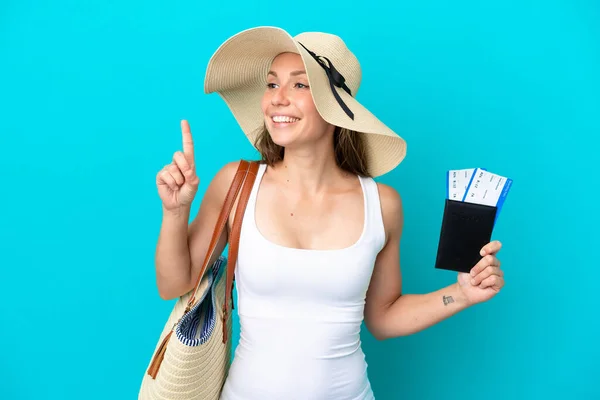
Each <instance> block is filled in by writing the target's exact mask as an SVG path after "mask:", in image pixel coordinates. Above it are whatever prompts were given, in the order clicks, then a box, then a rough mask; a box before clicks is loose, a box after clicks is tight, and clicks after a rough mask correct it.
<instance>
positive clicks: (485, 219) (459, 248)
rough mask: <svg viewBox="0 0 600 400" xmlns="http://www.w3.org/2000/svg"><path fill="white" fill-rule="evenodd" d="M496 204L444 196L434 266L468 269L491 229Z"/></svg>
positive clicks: (476, 257) (473, 264) (455, 269)
mask: <svg viewBox="0 0 600 400" xmlns="http://www.w3.org/2000/svg"><path fill="white" fill-rule="evenodd" d="M496 211H497V208H496V207H493V206H486V205H482V204H474V203H465V202H462V201H456V200H450V199H446V204H445V206H444V215H443V218H442V227H441V231H440V239H439V243H438V251H437V257H436V262H435V268H438V269H446V270H451V271H458V272H470V271H471V268H473V267H474V266H475V264H477V262H478V261H479V260H481V254H479V252H480V251H481V248H482V247H483V246H485V245H486V244H488V243H489V242H490V240H491V237H492V231H493V230H494V221H495V219H496Z"/></svg>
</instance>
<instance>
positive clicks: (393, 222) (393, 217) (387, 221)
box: [377, 182, 404, 239]
mask: <svg viewBox="0 0 600 400" xmlns="http://www.w3.org/2000/svg"><path fill="white" fill-rule="evenodd" d="M377 188H378V190H379V199H380V202H381V213H382V215H383V224H384V226H385V231H386V239H387V238H389V237H390V236H391V235H393V236H396V235H398V236H399V235H400V233H401V232H402V226H403V224H404V214H403V208H402V197H401V196H400V193H398V191H397V190H396V189H394V188H393V187H391V186H389V185H386V184H383V183H380V182H377Z"/></svg>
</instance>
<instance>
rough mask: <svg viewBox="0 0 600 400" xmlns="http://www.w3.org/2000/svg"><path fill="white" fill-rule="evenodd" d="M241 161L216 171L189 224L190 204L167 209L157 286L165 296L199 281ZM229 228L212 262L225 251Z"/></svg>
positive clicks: (182, 291) (158, 252) (159, 246)
mask: <svg viewBox="0 0 600 400" xmlns="http://www.w3.org/2000/svg"><path fill="white" fill-rule="evenodd" d="M238 164H239V162H237V161H236V162H232V163H228V164H227V165H225V166H224V167H223V168H222V169H221V170H220V171H219V172H218V173H217V174H216V175H215V177H214V178H213V180H212V181H211V183H210V185H209V186H208V188H207V190H206V193H205V195H204V198H203V199H202V203H201V204H200V208H199V210H198V214H197V215H196V217H195V218H194V220H193V221H192V222H191V223H190V224H189V226H188V221H189V217H190V207H189V206H187V207H185V208H182V209H179V210H174V211H170V210H166V209H163V220H162V224H161V229H160V233H159V238H158V243H157V246H156V255H155V264H156V280H157V286H158V291H159V294H160V296H161V297H162V298H163V299H172V298H176V297H179V296H182V295H183V294H185V293H187V292H189V291H190V290H191V289H192V288H193V286H194V284H195V283H196V279H197V278H198V274H199V273H200V269H201V268H202V264H203V263H204V257H205V256H206V253H207V251H208V246H209V245H210V241H211V239H212V235H213V232H214V229H215V224H216V223H217V219H218V217H219V213H220V212H221V207H222V205H223V202H224V200H225V196H226V195H227V191H228V189H229V186H230V184H231V181H232V180H233V177H234V175H235V171H236V170H237V167H238ZM233 213H234V211H232V214H233ZM227 228H228V227H227V226H226V227H225V229H224V230H223V233H222V234H221V236H220V238H219V240H218V242H217V246H216V249H215V251H214V253H213V255H212V256H211V259H210V262H209V265H210V264H212V263H213V262H214V261H215V260H216V259H217V258H218V257H219V255H221V253H222V252H223V249H224V248H225V245H226V244H227V238H228V229H227Z"/></svg>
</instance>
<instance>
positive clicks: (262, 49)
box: [204, 27, 406, 176]
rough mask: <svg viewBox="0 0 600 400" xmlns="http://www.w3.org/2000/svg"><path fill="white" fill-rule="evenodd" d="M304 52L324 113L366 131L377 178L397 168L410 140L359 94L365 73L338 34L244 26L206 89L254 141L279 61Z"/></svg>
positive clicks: (211, 69)
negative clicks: (274, 66)
mask: <svg viewBox="0 0 600 400" xmlns="http://www.w3.org/2000/svg"><path fill="white" fill-rule="evenodd" d="M284 52H291V53H297V54H300V56H301V57H302V60H303V62H304V66H305V68H306V74H307V79H308V83H309V86H310V91H311V94H312V97H313V101H314V103H315V106H316V109H317V111H318V112H319V114H320V115H321V117H322V118H323V119H324V120H325V121H327V122H328V123H330V124H332V125H336V126H339V127H342V128H347V129H350V130H353V131H357V132H360V133H362V134H364V138H365V145H366V151H367V165H368V170H369V173H370V174H371V175H373V176H380V175H383V174H385V173H387V172H389V171H390V170H392V169H394V168H395V167H396V166H397V165H398V164H400V162H401V161H402V160H403V159H404V157H405V155H406V142H405V141H404V139H403V138H402V137H400V136H399V135H398V134H396V133H395V132H394V131H392V130H391V129H390V128H388V127H387V126H386V125H385V124H384V123H383V122H381V121H380V120H379V119H378V118H377V117H375V116H374V115H373V114H372V113H371V112H370V111H369V110H367V108H366V107H364V106H363V105H361V104H360V103H359V102H358V101H357V100H356V98H355V96H356V93H357V92H358V88H359V86H360V82H361V78H362V71H361V68H360V64H359V62H358V60H357V58H356V57H355V56H354V54H353V53H352V52H351V51H350V50H349V49H348V47H346V44H345V43H344V41H343V40H342V39H341V38H340V37H338V36H336V35H333V34H329V33H321V32H305V33H301V34H299V35H297V36H295V37H292V36H291V35H290V34H289V33H287V32H286V31H284V30H283V29H280V28H276V27H258V28H252V29H247V30H244V31H242V32H240V33H238V34H236V35H234V36H232V37H230V38H229V39H227V40H226V41H225V42H224V43H223V44H222V45H221V46H220V47H219V48H218V49H217V51H216V52H215V53H214V54H213V56H212V57H211V59H210V61H209V63H208V67H207V70H206V77H205V82H204V91H205V93H213V92H217V93H219V95H220V96H221V97H222V98H223V99H224V100H225V102H226V103H227V105H228V106H229V108H230V109H231V112H232V113H233V115H234V117H235V119H236V121H237V122H238V123H239V124H240V127H241V128H242V130H243V131H244V133H245V134H246V137H247V138H248V140H250V142H251V143H252V144H253V145H254V141H255V139H256V137H257V135H258V134H259V133H260V132H261V131H262V129H263V127H264V115H263V112H262V109H261V99H262V96H263V94H264V92H265V87H266V78H267V73H268V72H269V68H270V66H271V63H272V61H273V59H274V58H275V57H276V56H277V55H279V54H281V53H284Z"/></svg>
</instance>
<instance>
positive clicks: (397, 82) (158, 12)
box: [0, 0, 600, 400]
mask: <svg viewBox="0 0 600 400" xmlns="http://www.w3.org/2000/svg"><path fill="white" fill-rule="evenodd" d="M359 4H360V5H359ZM598 21H600V5H599V3H598V2H597V1H594V0H589V1H583V0H582V1H575V0H554V1H547V0H546V1H515V0H511V1H507V0H502V1H500V0H498V1H485V2H483V1H482V2H479V1H461V2H449V1H441V0H437V1H436V0H425V1H420V2H407V1H403V2H387V3H381V2H359V3H356V5H351V4H350V3H349V2H342V1H329V2H323V1H314V0H306V1H304V2H293V3H285V2H279V3H277V2H275V3H274V2H266V1H265V2H248V1H240V0H234V1H230V2H226V3H223V2H216V3H215V2H211V3H208V4H207V5H202V4H201V2H192V1H170V2H167V1H163V2H158V1H125V2H106V1H83V0H82V1H73V0H63V1H59V2H48V1H26V0H20V1H16V0H12V1H10V0H9V1H4V2H2V4H1V5H0V61H1V62H0V102H1V103H0V171H1V176H2V182H1V184H0V202H1V203H0V206H1V215H2V218H1V219H0V267H1V278H0V279H1V281H0V282H1V290H0V321H1V328H0V343H2V355H1V357H0V398H2V399H7V400H12V399H65V400H67V399H82V398H85V399H88V400H92V399H108V398H110V399H133V398H136V396H137V391H138V388H139V383H140V380H141V377H142V375H143V373H144V369H145V367H146V366H147V363H148V360H149V357H150V353H151V351H152V349H153V348H154V345H155V343H156V340H157V338H158V334H159V332H160V330H161V329H162V326H163V323H164V321H165V320H166V317H167V315H168V313H169V311H170V309H171V307H172V302H165V301H162V300H161V299H160V298H159V296H158V293H157V291H156V287H155V281H154V265H153V256H154V246H155V243H156V239H157V234H158V229H159V225H160V219H161V212H160V211H161V209H160V201H159V198H158V196H157V192H156V188H155V174H156V172H157V171H158V170H159V169H160V168H161V167H162V166H163V164H165V163H168V162H170V159H171V155H172V153H173V152H174V151H176V150H178V149H179V148H180V146H181V136H180V130H179V121H180V119H184V118H185V119H188V120H189V121H190V123H191V127H192V131H193V134H194V139H195V143H196V149H197V150H196V154H197V157H198V158H199V159H200V160H199V161H198V173H199V175H200V177H201V187H200V194H199V196H198V197H197V201H196V202H195V203H194V212H195V211H196V210H197V207H198V204H199V199H200V198H201V194H202V193H203V192H204V190H205V189H206V186H207V185H208V183H209V181H210V179H211V178H212V177H213V175H214V174H215V172H216V171H217V170H218V169H219V168H220V167H221V166H222V165H223V164H224V163H226V162H228V161H231V160H235V159H238V158H241V157H254V156H255V152H254V151H253V149H252V148H251V147H250V145H249V143H248V142H247V141H246V139H245V138H244V137H243V135H242V134H241V132H240V130H239V128H238V126H237V125H236V123H235V121H234V119H233V117H232V116H231V115H230V113H229V112H228V110H227V108H226V106H225V104H224V103H223V102H222V101H221V100H220V98H219V97H218V96H217V95H211V96H206V95H204V94H203V79H204V71H205V67H206V63H207V61H208V59H209V58H210V56H211V54H212V53H213V52H214V50H215V49H216V48H217V47H218V45H219V44H220V43H221V42H222V41H224V40H225V39H226V38H228V37H229V36H230V35H233V34H234V33H236V32H238V31H240V30H242V29H246V28H249V27H253V26H258V25H275V26H281V27H283V28H285V29H287V30H289V31H290V33H292V34H297V33H299V32H302V31H306V30H320V31H326V32H332V33H336V34H339V35H340V36H342V37H343V38H344V40H345V41H346V42H347V44H348V45H349V46H350V48H351V49H352V50H353V51H354V52H355V53H356V54H357V56H358V57H359V59H360V60H361V63H362V67H363V73H364V79H363V85H362V87H361V90H360V92H359V94H358V98H359V99H360V100H361V101H362V102H363V103H364V104H366V105H367V107H369V108H370V109H372V110H373V111H374V112H375V113H376V114H377V115H378V116H379V117H380V118H381V119H382V120H383V121H385V122H386V123H387V124H388V125H389V126H391V127H393V128H394V129H395V130H397V131H398V132H399V133H400V134H402V135H403V136H404V137H405V138H406V140H407V142H408V156H407V158H406V160H405V161H404V162H403V163H402V164H401V166H400V167H399V168H397V169H396V170H394V171H393V172H391V173H389V174H387V175H385V176H383V177H381V178H380V181H382V182H384V183H387V184H390V185H392V186H394V187H395V188H396V189H397V190H398V191H399V192H400V193H401V195H402V197H403V200H404V206H405V213H406V226H405V233H404V238H403V240H402V270H403V278H404V291H405V292H406V293H424V292H428V291H432V290H436V289H438V288H440V287H442V286H446V285H448V284H450V283H452V282H454V280H455V278H456V275H455V273H453V272H450V271H439V270H435V269H434V268H433V263H434V261H435V252H436V248H437V240H438V235H439V228H440V221H441V216H442V211H443V203H444V196H445V192H444V191H445V181H444V177H445V172H446V170H447V169H454V168H471V167H478V166H480V167H485V168H487V169H489V170H490V171H492V172H496V173H499V174H501V175H505V176H509V177H511V178H513V179H514V185H513V187H512V188H511V191H510V193H509V196H508V199H507V201H506V203H505V204H504V208H503V209H502V213H501V215H500V218H499V220H498V224H497V225H496V229H495V232H494V238H495V239H499V240H501V241H502V242H503V244H504V249H503V250H502V252H501V253H500V259H501V261H502V265H503V268H504V270H505V274H506V287H505V289H504V290H503V291H502V292H501V293H500V294H499V295H498V296H497V297H495V298H494V299H493V300H492V301H490V302H488V303H484V304H481V305H478V306H476V307H473V308H471V309H468V310H466V311H464V312H463V313H460V314H458V315H456V316H454V317H453V318H451V319H448V320H446V321H443V322H442V323H440V324H438V325H436V326H434V327H432V328H430V329H428V330H426V331H423V332H420V333H418V334H416V335H413V336H410V337H402V338H398V339H394V340H389V341H385V342H378V341H375V340H374V339H373V338H372V337H371V336H370V335H369V334H368V332H366V331H365V332H364V334H363V338H364V348H365V352H366V354H367V361H368V362H369V373H370V377H371V380H372V383H373V387H374V390H375V394H376V396H377V399H379V400H384V399H404V400H409V399H419V400H428V399H444V400H453V399H481V398H485V399H490V400H491V399H506V398H510V399H533V398H536V399H537V398H540V399H541V398H544V399H567V398H568V399H600V388H598V387H597V386H596V384H595V383H593V381H594V380H595V379H597V378H598V376H599V372H600V369H599V368H598V364H597V362H598V359H599V358H600V350H599V348H600V345H599V344H598V337H600V329H599V328H598V323H597V319H598V296H597V293H596V289H597V281H598V280H599V279H600V272H599V271H600V269H599V268H598V255H597V254H598V253H597V249H598V234H597V227H598V217H597V215H598V212H597V203H598V188H597V182H598V170H597V168H596V163H595V162H593V161H592V159H593V157H596V156H597V154H598V135H599V134H600V121H599V114H600V94H599V93H600V78H599V76H600V74H599V71H600V24H599V22H598ZM236 321H237V320H236ZM237 338H238V336H237V328H236V335H235V340H237ZM594 377H595V378H594ZM298 378H299V379H302V377H298Z"/></svg>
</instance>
